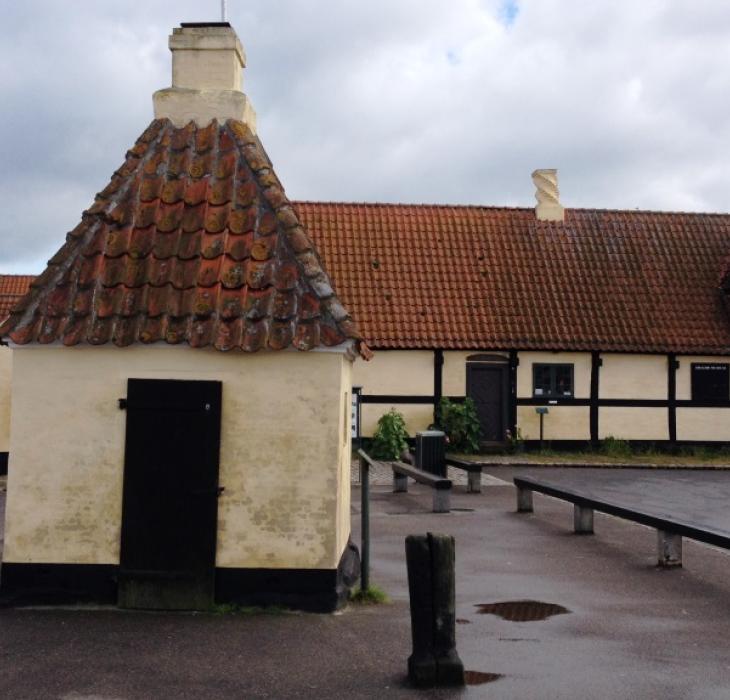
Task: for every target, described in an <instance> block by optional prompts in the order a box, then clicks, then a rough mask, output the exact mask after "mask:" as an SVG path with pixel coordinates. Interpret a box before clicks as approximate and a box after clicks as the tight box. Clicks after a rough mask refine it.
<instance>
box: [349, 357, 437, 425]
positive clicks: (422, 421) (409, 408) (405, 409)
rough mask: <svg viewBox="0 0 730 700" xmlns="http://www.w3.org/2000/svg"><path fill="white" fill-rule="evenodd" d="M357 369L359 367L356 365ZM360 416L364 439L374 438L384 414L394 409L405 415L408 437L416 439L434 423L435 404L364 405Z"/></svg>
mask: <svg viewBox="0 0 730 700" xmlns="http://www.w3.org/2000/svg"><path fill="white" fill-rule="evenodd" d="M355 367H357V365H355ZM360 408H361V414H360V430H361V435H362V436H363V437H372V436H373V433H374V432H375V428H376V427H377V424H378V419H379V418H380V416H382V415H383V414H384V413H387V412H388V411H390V409H391V408H394V409H395V410H396V411H398V412H399V413H401V414H402V415H403V418H404V419H405V421H406V428H407V429H408V435H410V436H411V437H414V436H415V434H416V433H417V432H418V431H419V430H426V429H427V428H428V426H429V425H431V423H433V404H432V403H426V404H412V403H397V404H387V403H366V404H362V406H361V407H360Z"/></svg>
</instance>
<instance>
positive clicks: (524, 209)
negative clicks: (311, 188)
mask: <svg viewBox="0 0 730 700" xmlns="http://www.w3.org/2000/svg"><path fill="white" fill-rule="evenodd" d="M291 203H292V204H293V205H295V206H296V205H315V206H346V207H383V208H418V209H426V208H432V209H470V210H493V211H522V212H534V211H535V208H534V207H527V206H517V205H500V204H453V203H448V202H382V201H374V202H365V201H362V202H361V201H354V200H342V201H337V200H314V199H293V200H291ZM565 211H566V212H569V211H572V212H582V213H589V212H595V213H610V214H630V215H635V214H662V215H670V216H674V215H676V216H713V217H726V216H730V212H705V211H682V210H662V209H615V208H609V207H565Z"/></svg>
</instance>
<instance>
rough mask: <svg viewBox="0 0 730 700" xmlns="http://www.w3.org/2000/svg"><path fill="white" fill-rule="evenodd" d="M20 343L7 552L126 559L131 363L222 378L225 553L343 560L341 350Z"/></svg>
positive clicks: (27, 558) (243, 561) (305, 564)
mask: <svg viewBox="0 0 730 700" xmlns="http://www.w3.org/2000/svg"><path fill="white" fill-rule="evenodd" d="M14 353H15V356H14V368H13V399H12V409H13V414H12V424H11V449H10V452H11V458H10V460H11V463H10V470H9V479H8V498H7V505H6V530H5V550H4V554H3V558H4V560H5V561H12V562H54V563H75V564H82V563H83V564H116V563H118V561H119V540H120V527H121V502H122V476H123V465H124V432H125V413H124V411H122V410H120V409H119V408H118V405H117V400H118V399H119V398H121V397H123V396H125V395H126V380H127V378H130V377H134V378H150V379H152V378H155V379H191V380H192V379H199V380H218V381H222V382H223V407H222V428H221V453H220V483H221V485H224V486H225V489H226V490H225V492H224V493H223V495H222V496H221V498H220V500H219V511H218V543H217V557H216V564H217V566H220V567H255V568H335V567H336V566H337V564H338V562H339V558H340V555H341V553H342V550H343V548H344V545H345V543H346V541H347V538H348V536H349V517H345V515H344V514H345V513H348V515H349V459H348V457H349V437H347V436H346V435H343V430H344V427H343V426H344V424H345V418H344V415H345V411H346V408H345V405H344V402H345V401H347V396H348V395H349V390H350V381H349V375H350V370H349V367H343V364H347V365H349V364H350V363H349V360H347V359H346V358H345V356H344V355H343V354H342V353H339V352H309V353H298V352H279V353H257V354H255V355H247V354H243V353H233V352H232V353H220V352H217V351H215V350H200V349H198V350H192V349H190V348H172V347H169V346H162V347H131V348H124V349H116V348H111V347H104V348H92V347H83V348H82V347H77V348H62V347H50V348H42V347H37V346H36V347H32V348H24V349H21V350H15V351H14ZM344 432H346V433H347V432H349V431H344Z"/></svg>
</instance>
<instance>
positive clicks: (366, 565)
mask: <svg viewBox="0 0 730 700" xmlns="http://www.w3.org/2000/svg"><path fill="white" fill-rule="evenodd" d="M360 477H361V479H362V483H361V485H360V537H361V542H360V552H361V560H360V561H361V563H360V567H361V569H360V590H361V591H367V590H369V589H370V464H369V463H368V461H367V460H366V459H363V458H362V457H360Z"/></svg>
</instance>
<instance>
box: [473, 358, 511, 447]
mask: <svg viewBox="0 0 730 700" xmlns="http://www.w3.org/2000/svg"><path fill="white" fill-rule="evenodd" d="M507 379H508V375H507V365H498V364H494V365H492V364H480V363H473V364H469V363H467V365H466V394H467V396H469V397H470V398H471V399H473V400H474V403H475V404H476V407H477V415H478V416H479V423H480V424H481V426H482V441H484V442H503V441H504V440H505V431H506V429H507V396H508V391H507Z"/></svg>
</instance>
